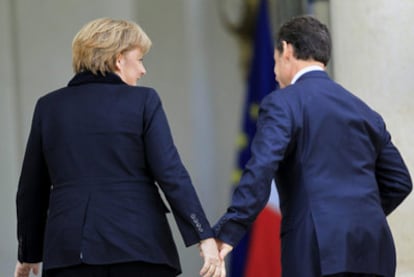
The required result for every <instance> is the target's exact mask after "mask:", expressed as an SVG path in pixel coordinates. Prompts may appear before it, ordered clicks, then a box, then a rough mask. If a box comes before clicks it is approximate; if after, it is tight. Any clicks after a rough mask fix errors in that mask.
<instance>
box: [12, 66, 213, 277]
mask: <svg viewBox="0 0 414 277" xmlns="http://www.w3.org/2000/svg"><path fill="white" fill-rule="evenodd" d="M155 182H157V183H158V185H159V187H160V188H161V190H162V191H163V193H164V195H165V196H166V199H167V200H168V203H169V204H170V207H171V209H172V211H173V214H174V216H175V219H176V222H177V225H178V227H179V230H180V231H181V234H182V237H183V239H184V242H185V244H186V245H187V246H188V245H192V244H194V243H196V242H199V241H200V240H202V239H205V238H207V237H212V236H213V232H212V230H211V228H210V225H209V223H208V221H207V219H206V216H205V214H204V212H203V209H202V207H201V205H200V202H199V200H198V198H197V195H196V192H195V190H194V188H193V186H192V183H191V180H190V177H189V175H188V173H187V171H186V169H185V168H184V166H183V164H182V163H181V160H180V157H179V155H178V153H177V150H176V147H175V146H174V143H173V139H172V136H171V133H170V129H169V126H168V123H167V119H166V116H165V113H164V111H163V108H162V105H161V102H160V98H159V97H158V95H157V93H156V92H155V91H154V90H153V89H151V88H145V87H133V86H128V85H126V84H125V83H123V82H122V81H121V79H120V78H119V77H118V76H117V75H115V74H107V75H106V77H103V76H94V75H92V74H91V73H89V72H85V73H81V74H78V75H76V76H75V77H74V78H73V79H72V80H71V81H70V83H69V85H68V86H67V87H65V88H62V89H59V90H57V91H54V92H52V93H50V94H47V95H46V96H44V97H42V98H40V99H39V100H38V102H37V104H36V108H35V111H34V116H33V122H32V127H31V132H30V136H29V140H28V144H27V148H26V154H25V157H24V162H23V168H22V173H21V177H20V182H19V189H18V193H17V212H18V239H19V257H18V258H19V260H20V261H25V262H39V261H41V260H42V259H43V262H44V268H46V269H49V268H56V267H64V266H69V265H74V264H79V263H81V262H84V263H89V264H109V263H116V262H128V261H144V262H149V263H160V264H167V265H169V266H171V267H173V268H176V269H177V272H179V271H180V265H179V260H178V254H177V250H176V247H175V244H174V242H173V238H172V235H171V231H170V228H169V225H168V222H167V219H166V215H165V213H166V212H167V208H166V206H165V205H164V203H163V201H162V199H161V198H160V194H159V190H158V186H157V185H156V184H155ZM49 199H50V200H49ZM43 237H44V242H43Z"/></svg>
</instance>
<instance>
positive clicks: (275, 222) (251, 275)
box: [229, 0, 281, 277]
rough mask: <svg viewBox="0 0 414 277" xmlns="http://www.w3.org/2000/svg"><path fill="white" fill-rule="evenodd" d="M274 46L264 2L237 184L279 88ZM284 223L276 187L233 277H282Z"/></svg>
mask: <svg viewBox="0 0 414 277" xmlns="http://www.w3.org/2000/svg"><path fill="white" fill-rule="evenodd" d="M273 68H274V61H273V43H272V39H271V29H270V22H269V16H268V3H267V0H261V2H260V6H259V9H258V14H257V20H256V27H255V37H254V45H253V56H252V60H251V66H250V71H249V75H248V83H247V94H246V100H245V106H244V113H243V128H242V134H241V136H240V138H239V140H238V141H239V145H238V146H239V152H238V169H237V170H236V172H235V175H234V176H233V182H234V183H235V184H237V183H238V181H239V180H240V176H241V172H242V170H243V168H244V166H245V164H246V163H247V161H248V160H249V159H250V145H251V141H252V139H253V137H254V134H255V132H256V120H257V116H258V110H259V109H258V107H259V105H260V102H261V100H262V99H263V98H264V96H266V95H267V94H268V93H270V92H271V91H273V90H275V89H277V87H278V84H277V82H276V81H275V76H274V72H273ZM280 222H281V213H280V210H279V197H278V193H277V190H276V185H275V184H274V183H273V184H272V192H271V196H270V199H269V202H268V204H267V205H266V207H265V208H264V209H263V211H262V212H261V213H260V214H259V216H258V217H257V219H256V221H255V222H254V223H253V225H252V227H251V229H250V231H249V232H248V233H247V234H246V235H245V236H244V237H243V239H242V240H241V241H240V243H239V244H238V245H237V246H236V247H235V248H234V249H233V251H232V254H231V256H230V264H229V265H230V268H229V275H230V277H280V276H281V261H280Z"/></svg>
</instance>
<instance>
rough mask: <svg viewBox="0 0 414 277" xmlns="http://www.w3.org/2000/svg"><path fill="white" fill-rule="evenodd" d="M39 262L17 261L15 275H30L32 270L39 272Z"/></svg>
mask: <svg viewBox="0 0 414 277" xmlns="http://www.w3.org/2000/svg"><path fill="white" fill-rule="evenodd" d="M39 266H40V264H39V263H35V264H32V263H21V262H17V263H16V269H15V270H14V277H29V276H30V272H31V271H32V272H33V274H34V275H37V274H39Z"/></svg>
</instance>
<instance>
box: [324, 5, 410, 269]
mask: <svg viewBox="0 0 414 277" xmlns="http://www.w3.org/2000/svg"><path fill="white" fill-rule="evenodd" d="M413 12H414V1H412V0H393V1H388V0H364V1H360V0H347V1H343V0H331V23H332V35H333V50H334V51H333V53H334V55H333V59H334V64H333V65H334V76H335V79H336V80H337V81H338V82H339V83H341V84H343V85H344V86H345V87H347V88H348V89H350V90H351V91H353V92H354V93H355V94H357V95H358V96H359V97H361V98H362V99H364V100H365V101H367V102H368V103H369V104H370V105H371V107H373V108H374V109H376V110H377V111H378V112H379V113H380V114H382V115H383V117H384V119H385V122H386V123H387V127H388V129H389V131H390V132H391V135H392V137H393V141H394V143H395V144H396V145H397V147H399V149H400V151H401V153H402V155H403V157H404V158H405V161H406V163H407V166H408V168H409V170H410V172H411V174H414V148H413V143H414V121H413V118H414V109H413V107H414V98H413V91H414V79H413V74H412V66H413V64H414V51H413V49H414V36H413V24H414V18H413V16H412V15H413ZM413 209H414V194H411V195H410V196H409V197H408V198H407V199H406V201H405V202H404V203H403V204H402V205H401V206H400V207H399V208H398V209H397V210H396V211H395V212H394V213H392V214H391V216H389V222H390V224H391V229H392V231H393V234H394V238H395V241H396V246H397V258H398V275H397V276H414V252H413V250H414V236H413V230H414V221H413V220H412V217H413V216H412V213H413Z"/></svg>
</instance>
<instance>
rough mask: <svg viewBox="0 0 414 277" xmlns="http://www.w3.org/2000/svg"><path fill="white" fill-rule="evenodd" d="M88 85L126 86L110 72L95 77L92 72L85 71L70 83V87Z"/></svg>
mask: <svg viewBox="0 0 414 277" xmlns="http://www.w3.org/2000/svg"><path fill="white" fill-rule="evenodd" d="M87 83H107V84H125V83H124V82H123V81H122V79H121V78H120V77H119V76H118V75H116V74H115V73H112V72H108V73H106V75H105V76H103V75H102V74H99V73H98V74H97V75H95V74H93V73H92V72H90V71H83V72H80V73H78V74H76V75H75V76H74V77H73V78H72V80H70V81H69V83H68V86H78V85H82V84H87Z"/></svg>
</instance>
